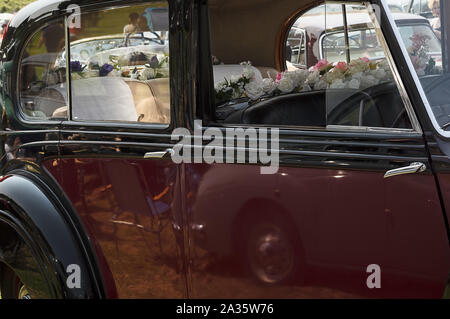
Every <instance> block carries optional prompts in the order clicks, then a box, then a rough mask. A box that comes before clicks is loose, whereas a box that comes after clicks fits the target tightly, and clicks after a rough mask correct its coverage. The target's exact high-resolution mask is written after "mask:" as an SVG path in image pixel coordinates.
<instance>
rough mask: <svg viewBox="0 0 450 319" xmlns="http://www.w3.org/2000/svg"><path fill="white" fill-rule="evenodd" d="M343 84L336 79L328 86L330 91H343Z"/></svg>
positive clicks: (340, 80)
mask: <svg viewBox="0 0 450 319" xmlns="http://www.w3.org/2000/svg"><path fill="white" fill-rule="evenodd" d="M344 88H345V83H344V81H342V79H337V80H336V81H334V82H333V83H331V85H330V89H344Z"/></svg>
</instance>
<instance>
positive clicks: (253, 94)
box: [245, 81, 264, 100]
mask: <svg viewBox="0 0 450 319" xmlns="http://www.w3.org/2000/svg"><path fill="white" fill-rule="evenodd" d="M245 94H247V96H248V97H249V98H250V99H251V100H257V99H259V98H260V97H261V96H263V95H264V90H263V83H262V82H260V81H251V82H250V83H248V84H246V85H245Z"/></svg>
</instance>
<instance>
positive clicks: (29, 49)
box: [19, 20, 67, 120]
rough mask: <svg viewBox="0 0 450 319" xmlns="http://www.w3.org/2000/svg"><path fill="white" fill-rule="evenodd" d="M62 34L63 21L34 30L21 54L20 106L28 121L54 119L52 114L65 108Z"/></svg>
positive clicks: (65, 88) (64, 69) (65, 89)
mask: <svg viewBox="0 0 450 319" xmlns="http://www.w3.org/2000/svg"><path fill="white" fill-rule="evenodd" d="M64 33H65V32H64V22H63V21H62V20H59V21H55V22H52V23H50V24H48V25H46V26H44V27H43V28H42V29H41V30H39V31H37V32H36V33H35V34H34V35H33V36H32V37H31V38H30V39H29V41H28V44H27V45H26V47H25V49H24V51H23V52H22V58H21V65H20V76H19V78H20V81H19V96H20V106H21V108H22V111H23V113H24V114H25V116H26V117H27V118H29V119H41V120H42V119H52V118H56V117H54V116H53V113H54V112H55V111H56V110H57V109H59V108H61V107H63V108H64V107H67V103H66V98H65V97H66V95H67V87H66V67H65V61H64V59H62V57H63V55H62V52H63V50H64V38H65V36H64ZM63 116H64V117H65V116H66V114H63Z"/></svg>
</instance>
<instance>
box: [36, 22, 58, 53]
mask: <svg viewBox="0 0 450 319" xmlns="http://www.w3.org/2000/svg"><path fill="white" fill-rule="evenodd" d="M42 44H45V48H46V49H47V53H59V52H60V51H61V49H62V48H63V47H64V27H63V26H62V24H60V23H52V24H49V25H48V26H47V27H45V28H44V29H43V30H42V38H41V41H40V43H39V46H38V47H41V46H42Z"/></svg>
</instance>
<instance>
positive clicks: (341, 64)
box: [335, 62, 347, 72]
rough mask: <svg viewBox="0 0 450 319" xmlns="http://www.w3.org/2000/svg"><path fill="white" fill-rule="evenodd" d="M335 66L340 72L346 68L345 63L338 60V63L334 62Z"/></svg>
mask: <svg viewBox="0 0 450 319" xmlns="http://www.w3.org/2000/svg"><path fill="white" fill-rule="evenodd" d="M335 68H336V69H337V70H339V71H341V72H345V71H346V70H347V63H345V62H339V63H338V64H336V66H335Z"/></svg>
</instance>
